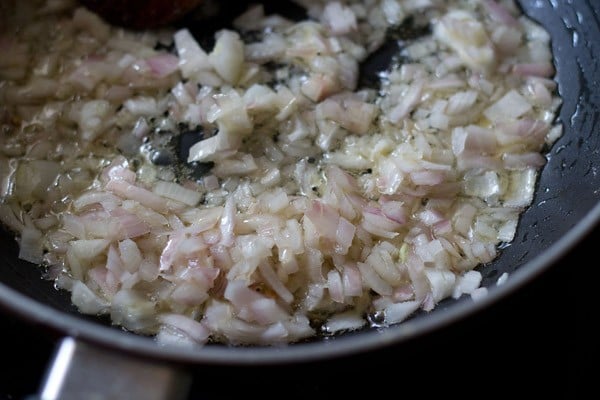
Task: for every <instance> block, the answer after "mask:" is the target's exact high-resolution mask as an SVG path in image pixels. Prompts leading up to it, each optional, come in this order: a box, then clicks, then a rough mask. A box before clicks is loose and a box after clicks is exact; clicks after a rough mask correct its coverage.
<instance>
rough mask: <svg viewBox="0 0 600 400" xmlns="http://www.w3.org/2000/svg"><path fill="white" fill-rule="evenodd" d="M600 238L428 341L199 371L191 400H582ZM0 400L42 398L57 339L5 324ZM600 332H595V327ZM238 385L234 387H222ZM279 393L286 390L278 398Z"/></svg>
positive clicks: (4, 319)
mask: <svg viewBox="0 0 600 400" xmlns="http://www.w3.org/2000/svg"><path fill="white" fill-rule="evenodd" d="M599 238H600V230H599V229H596V232H595V233H594V234H592V235H590V236H588V237H587V238H586V239H585V240H584V241H583V242H582V243H580V244H579V245H578V246H577V247H576V248H575V250H574V251H573V252H572V253H570V254H569V255H568V256H567V257H566V258H564V259H563V260H561V261H560V262H558V263H556V264H555V265H554V266H553V267H551V268H550V269H548V270H547V271H546V272H545V273H544V274H543V275H542V276H540V277H538V278H537V279H535V280H534V281H533V282H531V283H530V284H528V285H526V286H525V287H524V288H522V289H521V290H519V291H517V292H516V293H514V295H512V296H509V297H508V298H505V299H503V300H502V301H500V302H499V303H496V304H494V305H493V306H492V307H490V308H487V309H485V310H484V311H482V312H480V313H478V314H475V315H473V316H470V317H467V318H466V319H464V320H461V321H459V322H457V323H455V324H454V325H452V326H449V327H446V328H443V329H440V330H438V331H435V332H433V333H431V334H429V335H427V336H425V337H421V338H418V339H414V340H411V341H409V342H405V343H402V344H400V345H396V346H391V347H389V348H385V349H382V350H379V351H373V352H369V353H365V354H359V355H356V356H351V357H345V358H340V359H335V360H331V361H324V362H313V363H308V364H298V365H285V366H277V367H252V368H248V367H246V368H244V367H214V366H198V367H194V371H193V372H194V383H193V385H192V390H191V393H190V397H189V398H190V399H199V398H203V399H217V398H221V397H223V395H226V397H231V395H242V394H251V395H255V394H259V395H260V398H261V399H276V398H277V399H280V398H281V397H282V394H285V393H293V394H294V397H302V398H321V397H322V398H325V397H330V396H335V398H343V397H344V396H347V395H353V394H356V393H357V392H360V393H362V392H365V393H371V394H373V395H379V394H382V393H392V392H391V391H392V390H393V391H394V392H396V393H397V394H398V397H400V394H402V393H403V392H405V391H406V390H409V391H410V392H412V393H421V394H422V395H423V396H426V397H427V398H430V397H431V395H433V394H434V393H440V394H441V393H446V394H455V395H458V396H459V397H461V398H470V397H473V398H481V397H482V396H483V397H484V398H485V397H487V396H488V395H494V397H495V398H498V396H499V395H504V394H505V395H510V396H511V397H509V398H514V396H515V395H517V394H518V395H519V397H520V398H522V397H521V396H520V395H523V394H531V395H535V398H543V397H542V396H543V395H545V394H550V395H553V397H552V398H564V399H574V398H583V396H582V392H583V388H584V387H586V385H585V384H586V383H590V381H589V378H590V377H591V372H593V371H596V372H598V370H597V368H596V369H594V368H593V363H594V361H595V357H596V356H597V355H598V338H600V336H599V335H598V333H599V330H598V328H597V326H594V325H592V321H595V322H596V323H597V322H598V310H597V305H598V304H599V302H598V300H596V298H595V296H594V295H595V291H596V290H595V280H594V279H590V278H589V275H588V273H589V272H590V270H592V271H591V272H594V271H593V270H594V269H596V268H598V262H597V261H595V257H594V254H595V252H596V249H595V247H596V246H597V243H598V239H599ZM0 321H1V326H2V329H1V332H0V335H1V338H2V344H3V346H4V348H5V349H6V353H4V357H5V358H4V361H5V362H4V363H3V368H2V370H3V372H2V374H0V396H1V397H0V399H2V400H4V399H13V400H14V399H23V398H24V397H26V396H27V395H29V394H33V393H35V392H36V391H37V389H38V386H39V384H40V382H41V379H42V376H43V373H44V371H45V368H46V365H47V363H48V362H49V360H50V357H51V355H52V351H53V349H54V346H55V344H56V343H55V338H53V337H50V336H48V335H47V334H46V333H45V332H40V331H36V330H34V329H33V328H32V327H31V326H29V325H28V324H26V323H24V322H23V321H20V320H17V319H15V318H14V317H13V316H11V315H7V314H0ZM596 325H597V324H596ZM223 379H232V380H234V381H235V385H232V386H228V385H224V384H223V383H218V382H223ZM280 384H283V386H284V387H285V388H287V389H285V391H283V392H282V391H280V390H281V389H278V388H279V387H281V385H280Z"/></svg>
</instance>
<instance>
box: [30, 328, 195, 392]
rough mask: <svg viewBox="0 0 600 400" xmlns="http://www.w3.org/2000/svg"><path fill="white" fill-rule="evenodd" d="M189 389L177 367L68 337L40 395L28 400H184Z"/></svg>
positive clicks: (188, 383)
mask: <svg viewBox="0 0 600 400" xmlns="http://www.w3.org/2000/svg"><path fill="white" fill-rule="evenodd" d="M190 385H191V377H190V375H189V374H188V373H187V372H185V371H184V370H182V369H181V368H178V367H176V366H174V365H171V364H168V363H165V362H159V361H154V360H153V361H151V362H150V361H148V360H144V359H142V358H134V357H132V356H129V355H123V354H117V353H116V352H115V351H111V350H106V349H103V348H100V347H96V346H93V345H90V344H86V343H84V342H82V341H79V340H76V339H74V338H72V337H66V338H63V339H62V340H61V341H60V343H59V345H58V347H57V350H56V352H55V354H54V357H53V359H52V361H51V362H50V364H49V367H48V369H47V371H46V376H45V378H44V381H43V384H42V386H41V389H40V393H39V394H38V395H37V396H31V397H29V398H28V400H34V399H39V400H81V399H97V400H108V399H110V400H114V399H128V400H129V399H132V400H133V399H144V400H164V399H168V400H172V399H173V400H184V399H186V398H187V395H188V392H189V389H190Z"/></svg>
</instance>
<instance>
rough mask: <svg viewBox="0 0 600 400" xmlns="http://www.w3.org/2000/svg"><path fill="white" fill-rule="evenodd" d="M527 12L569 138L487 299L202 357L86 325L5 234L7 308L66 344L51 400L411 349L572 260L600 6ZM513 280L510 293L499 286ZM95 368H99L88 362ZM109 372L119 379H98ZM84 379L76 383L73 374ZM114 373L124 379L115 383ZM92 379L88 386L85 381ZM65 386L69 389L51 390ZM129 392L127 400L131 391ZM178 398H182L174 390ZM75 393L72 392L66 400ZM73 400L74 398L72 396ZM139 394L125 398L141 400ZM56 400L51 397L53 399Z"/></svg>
mask: <svg viewBox="0 0 600 400" xmlns="http://www.w3.org/2000/svg"><path fill="white" fill-rule="evenodd" d="M519 3H520V5H521V6H522V8H523V11H524V12H525V13H526V14H527V15H528V16H530V17H531V18H533V19H534V20H536V21H538V22H539V23H541V24H542V25H543V26H544V27H545V28H546V29H547V30H548V31H549V32H550V34H551V38H552V48H553V52H554V57H555V65H556V67H557V78H556V80H557V82H558V87H559V92H560V95H561V97H562V99H563V104H562V106H561V108H560V112H559V119H560V121H561V122H562V123H563V126H564V134H563V136H562V137H561V138H560V139H559V140H558V141H557V142H556V143H555V144H554V145H553V147H552V148H551V149H550V152H549V153H548V163H547V165H546V166H545V167H544V169H543V170H542V172H541V175H540V179H539V181H538V187H537V191H536V195H535V197H534V200H533V204H532V207H530V208H529V209H528V210H526V211H525V212H524V213H523V215H522V217H521V221H520V224H519V227H518V229H517V234H516V236H515V239H514V241H513V242H512V244H511V245H510V246H508V247H507V248H505V249H503V250H502V251H501V253H500V255H499V257H498V258H497V259H496V260H494V261H493V262H491V263H489V264H486V265H483V266H482V267H481V268H480V271H481V273H482V275H483V281H482V286H485V287H487V288H488V289H489V292H488V295H487V296H486V297H484V298H483V299H481V300H479V301H477V302H474V301H472V300H471V299H459V300H451V299H448V300H445V301H442V302H441V303H440V304H438V306H437V307H436V308H435V309H434V310H432V311H431V312H429V313H421V314H418V315H415V316H414V318H411V319H409V320H407V321H405V322H403V323H402V324H400V325H397V326H391V327H387V328H383V329H378V330H364V331H358V332H353V333H350V334H344V335H339V336H335V337H328V338H315V339H314V340H310V341H307V342H303V343H297V344H293V345H288V346H282V347H279V346H278V347H234V348H231V347H227V346H224V345H217V344H214V345H213V344H210V345H206V346H205V347H204V348H203V349H201V350H199V351H193V352H191V351H189V350H184V349H178V348H170V347H169V348H167V347H160V346H158V345H157V344H156V343H155V342H154V341H153V340H152V339H150V338H146V337H142V336H138V335H135V334H132V333H128V332H125V331H123V330H121V329H118V328H116V327H113V326H111V325H110V322H109V321H107V320H102V319H96V318H93V317H90V316H85V315H81V314H80V313H79V312H78V311H77V310H76V308H75V307H73V306H72V304H71V302H70V297H69V294H68V293H65V292H62V291H57V290H56V289H55V288H54V286H53V284H52V282H48V281H45V280H43V279H41V277H40V276H41V275H40V270H39V269H37V268H35V267H34V266H32V265H31V264H28V263H26V262H24V261H21V260H19V259H18V258H17V254H18V251H17V250H18V248H17V243H16V242H15V240H14V238H13V237H12V235H11V234H10V233H8V232H4V231H3V232H2V233H1V235H2V236H1V238H2V239H1V241H0V245H1V246H2V247H1V248H0V249H1V251H0V305H1V306H2V307H3V308H4V309H5V310H6V311H7V312H9V313H12V314H14V315H15V316H17V317H19V318H23V319H24V320H26V321H28V322H29V323H31V324H34V325H35V326H38V327H39V328H40V329H47V330H49V331H51V332H54V333H55V334H56V335H58V336H60V337H62V338H63V340H62V342H61V346H60V347H59V349H58V351H57V354H56V357H55V360H54V363H53V364H52V366H51V368H50V369H49V371H48V378H47V380H46V385H45V386H44V390H45V395H48V393H51V392H52V391H54V393H58V394H60V395H62V397H60V398H62V399H70V398H81V397H77V396H76V395H72V393H79V394H81V392H77V390H80V389H81V388H83V387H87V388H88V389H90V388H92V387H93V385H94V384H93V383H90V382H86V381H85V378H86V374H85V373H82V371H91V370H93V371H95V373H94V378H95V380H97V381H102V379H109V380H110V379H112V380H113V382H115V381H114V380H115V379H118V378H119V376H121V377H124V379H125V378H126V379H128V380H129V382H131V380H132V379H139V378H140V377H142V376H145V377H146V378H147V377H152V378H151V379H146V380H145V381H144V382H155V383H156V384H155V385H146V384H144V385H139V386H149V387H147V388H141V389H140V388H138V389H140V390H144V389H148V390H149V391H150V389H151V391H152V392H153V394H147V395H144V397H143V398H146V399H153V398H161V397H157V396H161V395H164V397H162V398H170V399H175V398H179V397H178V396H182V395H183V393H184V392H185V390H186V388H187V386H186V385H188V384H189V381H188V380H186V378H187V375H186V368H187V367H188V366H190V365H191V366H194V365H195V366H198V365H236V366H252V365H281V364H287V363H298V362H308V361H321V360H327V359H333V358H336V357H342V356H348V355H352V354H358V353H362V352H369V351H375V350H379V349H383V348H385V347H388V346H392V345H398V344H400V343H403V342H406V341H408V340H409V339H412V338H415V337H419V336H423V335H425V334H427V333H430V332H433V331H436V330H440V329H442V328H443V327H446V326H448V325H450V324H453V323H457V322H458V321H459V320H461V319H464V318H466V317H467V316H471V315H474V314H475V313H478V315H479V314H481V313H485V310H486V309H489V308H490V307H491V306H492V305H493V304H494V303H497V302H502V301H507V299H508V298H509V297H510V296H511V295H514V294H515V292H516V291H517V290H519V291H526V290H527V289H528V285H529V284H530V283H531V282H532V281H533V280H535V279H540V275H542V274H543V273H546V272H547V270H548V269H549V268H550V267H551V266H552V265H553V264H555V263H556V262H557V261H558V260H559V259H560V258H562V257H563V256H565V255H566V254H567V253H569V252H570V251H572V250H573V249H574V248H575V246H576V245H577V244H578V243H579V242H580V241H581V240H583V239H584V238H586V237H587V236H589V235H590V234H591V232H593V230H594V229H595V228H596V227H597V226H598V223H599V221H600V202H599V199H600V173H599V172H600V171H599V170H598V168H600V143H599V141H600V135H598V134H597V132H596V130H597V129H598V126H599V125H598V122H599V121H598V119H599V118H600V90H598V86H599V84H598V78H599V77H600V63H599V62H598V60H597V59H596V58H595V57H596V56H597V55H598V54H600V4H599V3H598V2H596V1H594V0H586V1H584V0H579V1H576V2H573V1H569V0H523V1H520V2H519ZM505 272H506V273H508V274H509V276H508V280H507V281H506V282H505V283H504V284H503V285H496V282H497V279H498V277H499V276H500V275H501V274H503V273H505ZM91 361H92V362H91ZM106 365H110V366H111V368H109V369H112V370H113V371H112V372H111V371H109V372H107V371H106V369H105V370H104V371H103V372H100V373H98V372H97V371H98V369H99V368H102V367H103V366H104V367H106ZM73 371H75V372H77V371H79V372H80V373H79V374H71V375H69V374H70V373H72V372H73ZM114 371H119V373H118V374H115V373H114ZM88 378H89V377H88ZM52 382H54V383H56V382H60V383H62V386H60V385H59V386H54V387H50V388H48V386H52V385H51V383H52ZM131 386H132V385H130V387H129V388H124V389H122V390H129V389H131ZM174 388H178V390H179V393H177V390H172V389H174ZM69 391H70V392H69ZM70 394H71V395H72V397H69V395H70ZM138 395H139V396H141V395H142V394H141V393H137V394H134V393H132V394H131V395H129V396H127V395H126V396H124V398H133V399H135V398H140V397H138ZM48 398H50V397H48Z"/></svg>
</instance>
